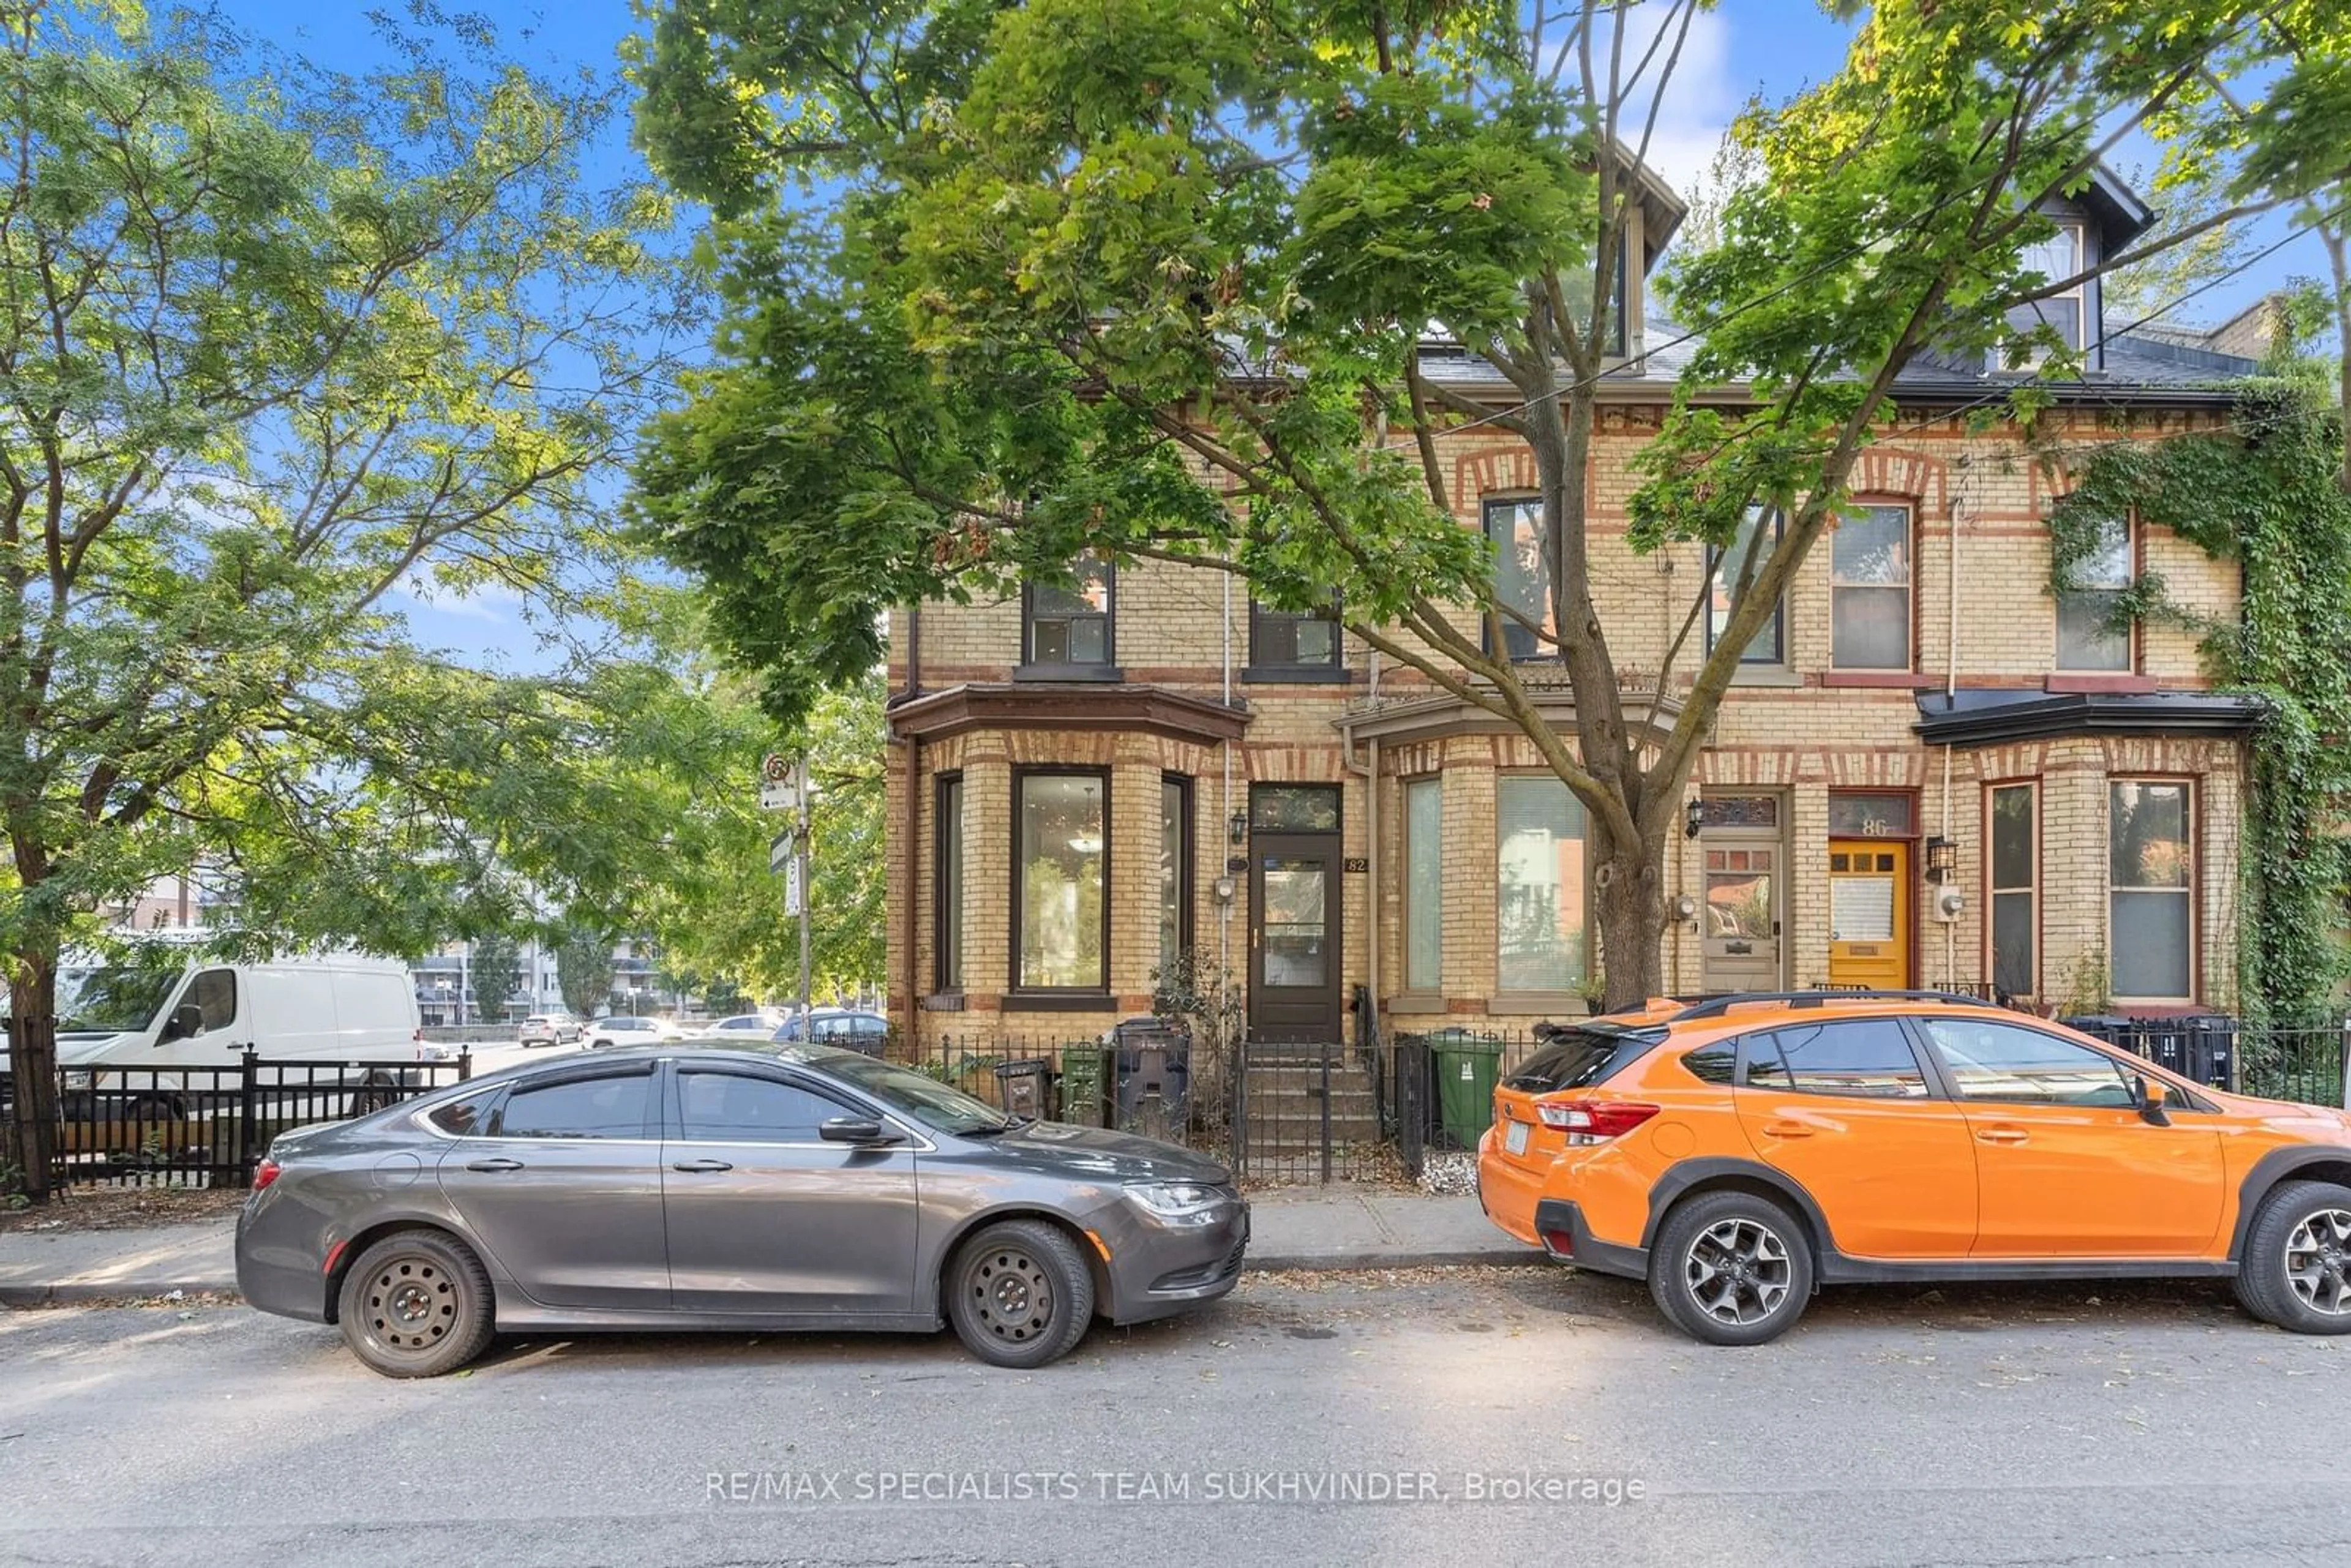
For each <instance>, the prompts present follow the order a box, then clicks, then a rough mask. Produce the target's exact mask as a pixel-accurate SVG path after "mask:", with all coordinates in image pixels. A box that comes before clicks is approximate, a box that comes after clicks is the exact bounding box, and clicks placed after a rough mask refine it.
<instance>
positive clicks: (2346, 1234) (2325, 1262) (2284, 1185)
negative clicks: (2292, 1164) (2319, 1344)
mask: <svg viewBox="0 0 2351 1568" xmlns="http://www.w3.org/2000/svg"><path fill="white" fill-rule="evenodd" d="M2237 1300H2238V1301H2239V1302H2241V1304H2242V1305H2243V1307H2244V1309H2245V1310H2246V1311H2247V1312H2251V1313H2252V1314H2253V1316H2255V1317H2257V1318H2259V1319H2261V1320H2262V1322H2268V1323H2275V1324H2276V1325H2277V1326H2278V1327H2280V1328H2282V1329H2286V1330H2288V1331H2290V1332H2292V1333H2308V1334H2339V1333H2351V1186H2343V1185H2342V1184H2340V1183H2338V1182H2331V1181H2289V1182H2281V1183H2280V1184H2279V1185H2278V1186H2277V1187H2276V1188H2275V1189H2274V1190H2273V1191H2272V1192H2271V1193H2270V1195H2269V1196H2268V1197H2266V1198H2263V1199H2262V1207H2261V1209H2260V1211H2259V1212H2258V1213H2256V1214H2255V1215H2254V1216H2253V1223H2252V1227H2251V1228H2249V1229H2248V1230H2247V1231H2246V1232H2245V1248H2244V1251H2243V1252H2242V1253H2241V1254H2240V1255H2239V1257H2238V1259H2237Z"/></svg>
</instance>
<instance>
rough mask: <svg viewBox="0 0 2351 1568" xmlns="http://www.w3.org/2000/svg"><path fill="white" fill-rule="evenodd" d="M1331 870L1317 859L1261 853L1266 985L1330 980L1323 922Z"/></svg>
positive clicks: (1315, 983) (1323, 982)
mask: <svg viewBox="0 0 2351 1568" xmlns="http://www.w3.org/2000/svg"><path fill="white" fill-rule="evenodd" d="M1329 874H1330V873H1329V868H1327V867H1326V866H1324V865H1323V864H1322V862H1320V861H1311V860H1290V859H1287V858H1285V857H1283V856H1280V855H1268V856H1266V857H1265V867H1264V878H1263V885H1264V898H1265V921H1264V927H1265V934H1264V953H1265V983H1266V984H1267V985H1269V986H1322V985H1326V984H1328V983H1329V977H1330V970H1329V967H1328V966H1329V955H1328V952H1327V948H1328V946H1329V944H1328V942H1327V941H1326V940H1325V937H1326V935H1327V931H1328V927H1327V926H1326V925H1325V923H1324V910H1325V906H1326V903H1327V899H1326V893H1327V890H1328V882H1329Z"/></svg>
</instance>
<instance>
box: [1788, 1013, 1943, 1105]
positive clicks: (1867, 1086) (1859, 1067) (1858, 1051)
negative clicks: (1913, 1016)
mask: <svg viewBox="0 0 2351 1568" xmlns="http://www.w3.org/2000/svg"><path fill="white" fill-rule="evenodd" d="M1746 1057H1747V1071H1746V1082H1747V1087H1749V1088H1750V1089H1771V1090H1778V1091H1780V1092H1782V1093H1789V1094H1834V1095H1837V1096H1840V1097H1842V1098H1844V1099H1848V1100H1924V1099H1926V1098H1927V1094H1928V1091H1927V1075H1926V1073H1925V1072H1924V1071H1921V1070H1920V1069H1919V1066H1918V1057H1917V1052H1916V1051H1912V1050H1911V1049H1910V1037H1909V1036H1908V1035H1907V1034H1906V1033H1904V1032H1903V1029H1902V1025H1901V1023H1900V1021H1899V1020H1898V1019H1840V1020H1837V1021H1834V1022H1827V1023H1809V1024H1790V1025H1788V1026H1787V1027H1785V1028H1783V1029H1776V1030H1771V1032H1770V1033H1768V1034H1756V1035H1750V1036H1748V1037H1747V1047H1746Z"/></svg>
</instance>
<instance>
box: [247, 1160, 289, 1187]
mask: <svg viewBox="0 0 2351 1568" xmlns="http://www.w3.org/2000/svg"><path fill="white" fill-rule="evenodd" d="M284 1168H285V1167H283V1166H280V1165H279V1164H278V1163H277V1161H276V1160H271V1159H265V1160H263V1161H262V1162H261V1163H260V1164H259V1165H257V1166H254V1167H253V1190H254V1191H256V1192H259V1191H260V1190H261V1189H262V1188H263V1187H266V1186H268V1185H269V1184H270V1183H271V1182H274V1181H276V1180H277V1173H278V1172H279V1171H280V1170H282V1169H284Z"/></svg>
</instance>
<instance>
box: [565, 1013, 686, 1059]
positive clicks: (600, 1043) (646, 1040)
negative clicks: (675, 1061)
mask: <svg viewBox="0 0 2351 1568" xmlns="http://www.w3.org/2000/svg"><path fill="white" fill-rule="evenodd" d="M684 1038H685V1030H683V1029H681V1028H679V1027H678V1026H677V1025H676V1024H675V1023H673V1022H672V1021H671V1020H669V1019H656V1018H642V1017H638V1016H635V1015H632V1014H627V1013H622V1014H618V1015H615V1016H614V1017H611V1018H601V1019H595V1020H594V1021H593V1022H591V1023H590V1024H589V1026H588V1045H589V1049H590V1050H592V1051H610V1050H611V1048H612V1047H614V1046H616V1045H663V1044H666V1043H667V1042H669V1041H670V1040H684Z"/></svg>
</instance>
